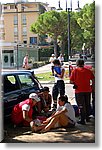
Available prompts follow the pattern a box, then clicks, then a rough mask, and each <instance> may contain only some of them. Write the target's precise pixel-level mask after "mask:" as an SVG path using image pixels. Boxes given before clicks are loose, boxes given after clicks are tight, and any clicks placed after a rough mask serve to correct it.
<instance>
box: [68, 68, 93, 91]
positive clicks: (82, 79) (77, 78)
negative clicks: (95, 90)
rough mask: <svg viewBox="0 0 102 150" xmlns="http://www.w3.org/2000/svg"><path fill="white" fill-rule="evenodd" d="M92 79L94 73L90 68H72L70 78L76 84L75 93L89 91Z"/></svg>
mask: <svg viewBox="0 0 102 150" xmlns="http://www.w3.org/2000/svg"><path fill="white" fill-rule="evenodd" d="M93 79H94V75H93V73H92V71H91V70H89V69H87V68H84V67H78V68H76V69H74V70H73V71H72V73H71V76H70V80H71V81H72V82H73V83H74V84H75V85H77V89H75V93H80V92H91V91H92V89H91V86H90V81H91V80H93Z"/></svg>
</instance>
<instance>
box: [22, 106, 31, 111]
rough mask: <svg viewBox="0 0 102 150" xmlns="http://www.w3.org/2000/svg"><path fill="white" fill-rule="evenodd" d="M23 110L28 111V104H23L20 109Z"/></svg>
mask: <svg viewBox="0 0 102 150" xmlns="http://www.w3.org/2000/svg"><path fill="white" fill-rule="evenodd" d="M23 110H26V111H29V110H30V105H28V104H24V105H23V106H22V111H23Z"/></svg>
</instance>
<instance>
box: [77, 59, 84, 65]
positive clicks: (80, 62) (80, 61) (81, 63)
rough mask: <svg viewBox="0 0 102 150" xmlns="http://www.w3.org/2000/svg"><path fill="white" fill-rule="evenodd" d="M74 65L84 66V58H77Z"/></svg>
mask: <svg viewBox="0 0 102 150" xmlns="http://www.w3.org/2000/svg"><path fill="white" fill-rule="evenodd" d="M76 65H77V66H78V67H84V60H83V59H78V60H77V62H76Z"/></svg>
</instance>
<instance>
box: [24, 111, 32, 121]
mask: <svg viewBox="0 0 102 150" xmlns="http://www.w3.org/2000/svg"><path fill="white" fill-rule="evenodd" d="M23 119H24V120H26V121H28V122H31V121H32V118H29V116H28V111H26V110H23Z"/></svg>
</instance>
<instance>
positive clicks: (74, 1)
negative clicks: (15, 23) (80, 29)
mask: <svg viewBox="0 0 102 150" xmlns="http://www.w3.org/2000/svg"><path fill="white" fill-rule="evenodd" d="M28 1H29V2H35V1H36V2H44V3H46V2H47V3H48V4H49V6H51V7H56V8H58V1H59V0H28ZM70 1H71V0H67V5H68V6H70ZM77 1H78V0H72V7H73V10H74V9H76V8H77ZM0 2H1V3H14V0H0ZM92 2H93V0H79V6H80V8H82V7H83V6H84V5H85V4H86V3H88V4H90V3H92ZM60 5H61V8H63V9H64V10H65V8H66V0H60Z"/></svg>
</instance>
